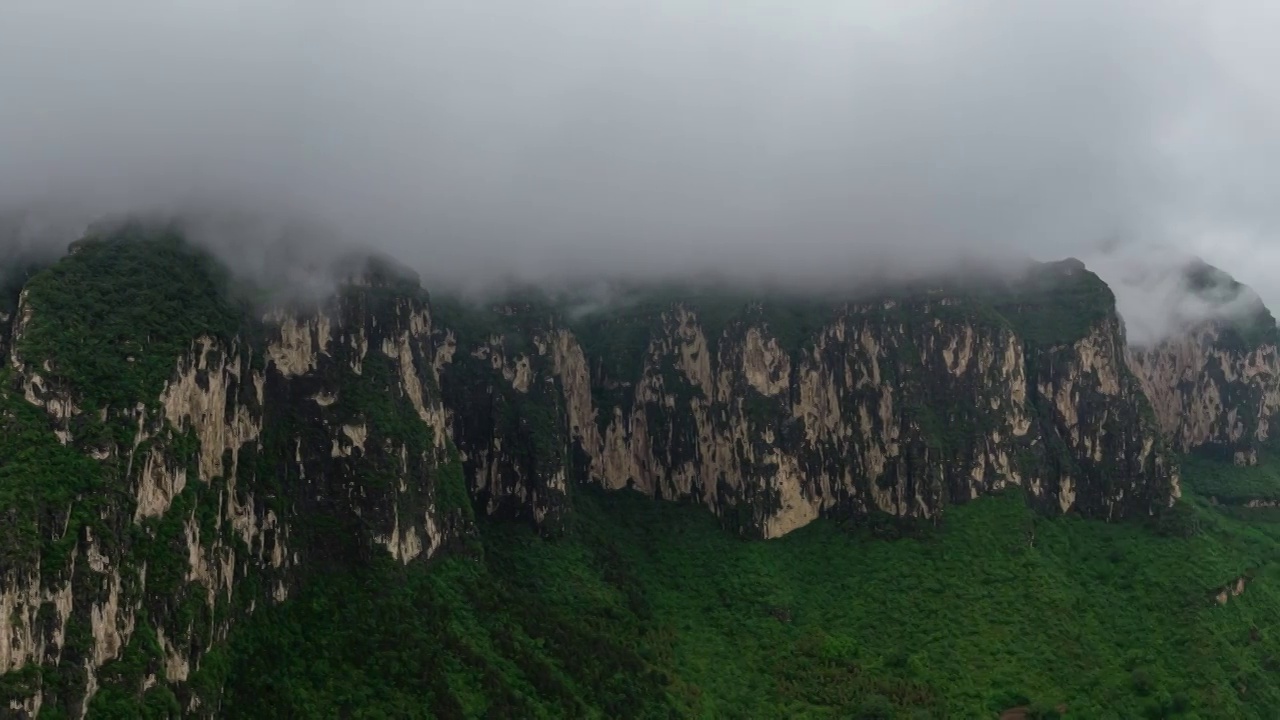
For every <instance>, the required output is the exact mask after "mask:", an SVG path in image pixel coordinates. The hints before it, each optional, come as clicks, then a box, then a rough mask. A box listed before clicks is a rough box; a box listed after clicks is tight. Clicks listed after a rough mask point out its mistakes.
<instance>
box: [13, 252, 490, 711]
mask: <svg viewBox="0 0 1280 720" xmlns="http://www.w3.org/2000/svg"><path fill="white" fill-rule="evenodd" d="M171 250H173V248H172V247H167V246H165V245H164V244H159V246H157V245H156V244H153V243H142V244H141V245H140V246H139V247H133V246H119V247H117V246H113V245H111V244H110V243H105V244H104V245H103V246H100V247H95V246H92V245H91V246H87V247H82V248H81V250H80V251H79V252H77V253H76V254H75V255H73V256H71V257H68V258H66V259H64V260H63V261H62V263H60V265H59V266H58V270H59V271H63V272H67V273H70V274H72V275H73V276H74V275H75V273H77V272H81V271H83V272H84V273H85V274H86V275H87V274H88V273H103V272H109V271H110V270H111V269H112V267H111V263H112V262H113V258H116V257H117V254H118V253H130V252H138V253H151V254H155V253H164V252H168V251H171ZM181 253H182V254H179V256H178V257H179V258H182V259H184V260H185V259H186V258H187V257H188V256H189V255H190V253H189V251H181ZM197 261H198V262H207V260H206V259H199V258H197ZM174 262H178V261H177V260H175V261H174ZM82 266H85V267H82ZM46 280H49V278H48V276H47V275H37V276H36V277H35V278H34V279H33V280H32V281H31V284H30V285H28V288H27V289H25V290H23V291H22V294H21V296H20V298H19V299H18V301H17V303H16V312H15V313H12V314H11V317H12V320H11V321H10V322H9V327H8V328H7V329H8V334H7V340H6V343H5V346H6V347H7V348H8V353H7V356H6V357H5V358H4V365H5V369H4V370H3V371H0V372H2V373H3V374H2V375H0V379H2V380H3V387H0V434H3V436H4V439H3V440H0V457H2V458H3V459H2V460H0V464H3V465H4V466H5V467H6V470H7V471H8V474H6V475H5V478H6V479H5V482H6V483H8V484H7V485H6V486H5V487H4V488H3V489H4V490H5V491H6V492H8V493H9V495H7V497H22V498H24V500H23V503H22V504H20V505H15V506H13V507H10V508H8V509H7V512H8V513H9V516H8V523H7V524H6V525H5V526H4V528H3V529H2V530H3V535H4V536H3V537H2V538H0V547H2V548H3V551H2V552H0V610H2V611H3V618H4V621H3V623H2V624H0V673H6V674H5V675H4V678H5V680H6V682H5V683H4V688H5V690H6V692H8V693H9V695H10V696H9V697H5V698H3V699H0V702H2V703H3V705H4V706H5V707H7V708H8V711H9V713H10V714H17V715H24V714H26V715H32V714H34V713H35V712H36V711H37V710H38V709H40V708H44V709H45V710H49V709H52V708H56V709H57V710H58V711H60V712H62V713H64V714H66V715H70V716H76V717H78V716H82V715H84V714H85V713H86V712H87V711H89V709H90V708H91V707H95V706H97V705H101V706H102V708H104V709H105V708H113V709H114V710H116V711H117V712H124V714H129V711H128V710H122V708H130V707H133V706H132V705H130V704H129V703H132V702H143V698H144V697H148V698H150V697H151V696H153V695H156V694H159V696H158V697H159V698H160V699H152V700H148V702H152V701H154V702H164V703H171V704H173V705H174V706H176V707H181V708H183V709H184V710H185V711H186V712H187V713H189V714H194V715H206V716H214V715H216V714H217V709H218V698H217V697H216V695H214V696H208V695H207V694H206V695H203V696H202V695H201V690H200V688H209V687H214V688H216V687H217V684H216V682H213V683H212V684H211V683H210V681H209V680H208V679H206V678H204V677H203V675H202V672H203V671H202V667H203V660H204V658H205V656H206V654H207V653H208V652H209V651H210V650H211V649H212V648H215V647H217V646H218V645H220V644H221V643H223V642H224V641H225V640H226V638H227V636H228V633H229V632H230V630H231V628H232V627H233V626H234V625H235V623H236V622H237V619H238V618H242V617H244V616H245V615H247V614H248V613H251V612H252V611H253V609H254V608H255V607H259V606H261V605H262V604H264V603H271V602H281V601H284V600H286V599H287V598H288V597H289V596H290V594H291V592H292V589H293V588H294V587H296V585H297V583H298V582H301V581H302V580H303V579H304V578H305V577H306V575H307V573H308V572H310V571H311V569H313V568H317V567H321V566H323V565H327V564H330V563H333V562H342V561H356V562H359V561H361V560H362V559H363V558H366V557H367V556H368V554H369V553H374V552H386V553H387V554H389V555H390V556H391V557H392V558H394V559H396V560H398V561H400V562H404V563H409V562H415V561H419V562H420V561H422V560H425V559H426V558H430V557H432V556H434V555H436V554H437V553H439V552H440V551H441V550H442V549H443V548H444V547H446V546H447V545H448V544H449V543H450V542H452V541H455V540H457V539H460V538H463V537H465V536H466V535H467V534H468V533H469V527H470V520H469V518H470V515H469V513H470V507H469V504H468V503H467V501H466V495H465V492H466V490H465V487H464V485H463V481H462V477H461V472H460V468H456V467H455V466H451V465H450V462H451V459H450V456H449V453H448V444H447V432H446V428H445V422H444V411H443V406H442V404H441V397H440V394H439V391H438V382H437V377H436V364H435V363H436V357H435V346H434V341H433V333H432V326H431V317H430V312H429V308H428V306H427V304H426V297H425V294H424V293H422V291H421V290H420V289H419V288H417V284H416V282H413V281H409V282H408V283H407V284H406V281H405V280H404V279H402V278H400V277H399V276H398V275H396V274H395V273H392V272H390V271H389V270H387V269H386V268H383V267H381V266H378V265H371V266H370V267H369V268H368V269H367V270H366V271H365V272H364V273H363V274H362V275H361V276H360V282H358V283H349V284H347V285H345V286H344V287H343V289H341V290H340V292H339V293H338V294H337V295H336V296H335V297H333V298H332V299H331V300H330V301H328V302H326V303H325V304H324V305H322V306H318V307H312V308H309V309H298V308H289V309H276V310H272V311H269V312H267V313H265V316H258V317H255V316H252V315H240V316H239V317H238V319H237V323H238V326H231V325H227V324H225V323H224V324H222V325H221V326H219V325H217V324H214V323H205V324H204V325H203V327H202V323H201V322H200V319H199V317H192V318H184V317H178V318H175V319H176V322H175V323H173V325H171V326H169V327H161V326H159V324H158V323H152V324H151V325H150V326H148V327H147V328H145V329H144V330H142V331H140V332H139V336H138V337H137V338H136V339H135V338H133V337H126V338H119V337H114V336H112V337H110V338H109V340H108V343H109V344H104V345H103V346H101V349H99V350H95V354H93V355H91V356H89V357H88V358H87V359H86V356H85V355H83V354H79V353H78V347H79V345H78V343H85V342H94V341H95V338H94V336H93V334H92V333H93V329H92V328H84V327H80V326H78V322H79V319H78V316H77V313H78V308H79V305H78V304H77V303H79V302H81V301H79V300H77V299H76V298H74V297H67V296H66V295H64V294H61V293H62V291H63V290H64V288H65V285H64V284H63V283H60V282H52V281H48V282H46ZM119 281H120V283H122V284H125V285H129V286H130V287H129V288H128V289H129V290H130V292H138V293H141V292H143V289H141V285H142V284H144V283H152V282H156V280H155V278H154V277H146V278H136V277H131V276H125V277H121V278H120V279H119ZM64 282H65V283H66V284H71V281H64ZM183 290H184V291H186V292H193V293H194V292H198V288H196V289H186V288H184V289H183ZM91 301H92V300H91V299H85V300H83V302H86V303H87V302H91ZM217 302H224V300H222V299H220V298H219V297H218V296H217V295H209V296H203V297H202V296H199V295H195V296H193V297H192V298H191V299H190V303H191V304H192V305H196V306H198V305H199V304H200V303H217ZM233 310H235V308H233V307H226V308H224V309H221V310H219V312H220V313H221V314H223V316H224V317H225V316H227V313H229V312H231V311H233ZM92 311H93V313H97V314H100V315H101V314H103V313H105V316H104V317H105V320H104V322H110V321H111V320H112V315H111V314H112V313H116V312H123V311H121V310H120V309H119V308H116V307H111V306H102V307H95V308H93V309H92ZM121 325H122V326H124V327H125V330H124V331H128V330H129V329H130V328H133V327H134V326H136V325H137V323H136V322H132V321H131V322H128V323H121ZM77 332H79V333H82V334H84V335H87V336H88V337H87V338H86V337H83V336H82V337H77V336H76V335H75V333H77ZM184 334H185V335H186V337H185V338H184V337H183V335H184ZM148 343H150V344H148ZM162 347H172V348H175V349H179V350H178V352H177V353H176V356H169V357H165V356H164V355H163V354H162V353H161V351H160V350H159V348H162ZM101 353H106V354H107V357H106V358H105V360H104V359H103V355H102V354H101ZM112 353H120V354H121V357H118V358H114V357H111V356H110V355H111V354H112ZM98 360H103V361H104V362H106V361H118V363H119V364H118V365H117V366H116V367H118V368H119V370H116V371H114V372H113V373H111V374H109V375H108V374H102V373H99V374H96V375H95V372H97V371H98V368H97V367H95V366H92V365H86V363H93V362H95V361H98ZM97 377H101V378H104V379H103V380H99V381H96V382H94V383H89V382H87V379H89V378H97ZM120 397H127V398H128V399H129V400H128V402H124V403H122V402H119V401H118V400H117V398H120ZM13 483H19V485H17V486H14V485H12V484H13ZM36 669H39V670H40V672H39V673H38V674H32V671H33V670H36Z"/></svg>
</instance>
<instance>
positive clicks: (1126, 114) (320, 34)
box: [0, 0, 1280, 316]
mask: <svg viewBox="0 0 1280 720" xmlns="http://www.w3.org/2000/svg"><path fill="white" fill-rule="evenodd" d="M1278 20H1280V11H1278V10H1272V9H1270V8H1268V7H1263V6H1261V4H1246V3H1243V2H1240V3H1236V2H1193V1H1190V0H1169V1H1168V2H1160V3H1154V2H1149V0H1070V1H1068V0H1059V1H1052V2H1039V3H1028V2H1021V1H1019V0H975V1H974V2H966V3H956V2H944V1H941V0H936V1H935V0H921V1H920V2H910V3H904V2H897V1H896V0H868V1H863V2H851V1H849V0H809V1H808V2H804V3H796V2H794V1H788V0H743V1H742V2H729V1H728V0H648V1H643V2H642V1H641V0H543V1H542V2H517V1H516V0H485V1H482V2H478V1H475V0H435V1H428V2H418V3H409V2H397V1H392V0H382V1H380V2H372V3H339V2H334V1H333V0H308V1H306V2H303V1H301V0H274V1H272V0H268V1H266V2H244V1H236V0H217V1H216V2H215V1H214V0H183V1H181V2H173V1H172V0H169V1H167V2H160V1H159V0H121V1H120V2H114V3H101V2H90V0H40V1H39V2H37V1H35V0H10V2H9V3H7V4H6V5H5V8H4V10H3V11H0V212H4V213H8V214H9V216H11V217H12V216H13V215H14V213H19V214H20V213H22V212H28V213H30V212H31V210H30V209H31V208H33V207H35V208H42V209H43V212H44V213H45V214H46V215H47V214H50V213H52V214H54V215H56V216H60V217H76V218H82V217H83V218H89V217H96V216H99V215H101V214H114V215H119V214H129V213H161V214H164V213H171V214H182V215H186V216H192V215H195V216H201V217H205V216H219V217H222V216H226V217H236V218H240V217H247V218H254V221H253V223H251V224H253V225H254V228H255V229H254V230H252V231H249V230H247V229H245V228H246V227H247V226H246V225H244V224H243V223H241V224H240V225H239V227H240V228H241V230H239V231H235V232H232V231H231V230H228V229H227V228H230V227H235V226H236V223H226V222H224V223H220V224H218V223H215V224H214V225H211V226H210V227H214V226H220V227H222V228H223V229H224V231H225V232H226V233H228V234H227V235H225V236H224V237H223V239H221V240H219V239H217V233H209V236H210V237H211V238H212V239H211V242H213V244H215V245H216V246H220V247H226V246H228V245H231V244H236V245H237V247H239V248H240V251H237V252H228V253H226V254H227V256H228V257H229V258H231V259H234V260H237V261H238V262H242V263H245V262H249V263H252V262H260V263H269V262H272V259H271V258H272V256H271V255H269V254H266V253H262V254H261V256H260V257H258V258H257V259H253V256H252V254H250V253H247V252H245V251H244V249H245V248H246V247H250V246H252V245H254V244H257V239H256V238H258V237H261V238H262V240H263V241H264V242H266V241H267V240H268V239H272V238H278V237H280V236H283V235H288V236H289V238H290V241H289V242H290V243H293V245H289V244H288V243H286V244H285V247H292V246H297V245H299V244H300V245H301V246H302V247H307V248H308V252H305V253H303V254H304V255H307V254H310V255H312V256H314V255H315V254H316V253H317V252H319V248H324V251H325V252H328V251H329V249H332V248H339V247H349V246H352V245H355V246H360V247H367V248H370V249H373V250H376V251H378V252H381V253H385V254H387V255H390V256H393V257H396V258H398V259H399V260H400V261H402V262H404V263H405V264H407V265H409V266H411V267H413V268H414V269H416V270H417V271H419V272H420V273H421V274H422V275H423V277H424V278H425V279H426V280H427V281H428V282H430V283H434V284H436V285H437V286H439V285H454V286H457V285H460V284H462V285H466V284H469V285H472V286H476V285H481V286H482V285H484V284H486V283H491V282H496V281H497V280H498V279H499V278H505V277H510V276H515V277H519V278H523V279H528V280H538V279H540V278H548V277H559V278H561V279H564V278H569V279H573V278H588V277H589V278H596V277H598V276H601V275H623V276H627V277H633V278H634V277H640V278H646V277H658V276H666V275H671V274H673V273H692V272H715V273H719V274H722V275H725V276H729V277H740V278H772V279H774V280H778V279H782V280H789V281H792V282H795V283H797V284H801V285H803V284H806V283H810V282H826V283H830V282H838V281H840V279H841V278H845V277H849V278H856V277H861V276H865V275H866V274H867V273H871V272H874V273H877V274H885V273H894V272H900V273H911V272H936V271H939V270H946V269H949V268H952V267H955V266H957V264H958V263H961V262H967V263H978V264H988V265H990V264H999V263H1018V262H1021V261H1022V260H1023V259H1025V258H1036V259H1057V258H1061V257H1065V256H1069V255H1074V256H1078V257H1082V258H1084V259H1085V260H1086V262H1091V263H1092V261H1091V260H1090V258H1101V260H1099V262H1098V264H1097V265H1096V266H1097V267H1098V269H1099V270H1100V272H1102V273H1103V274H1104V276H1105V277H1107V279H1108V280H1111V281H1113V282H1121V281H1123V278H1124V277H1125V272H1124V268H1125V267H1128V266H1129V264H1132V263H1133V262H1137V263H1139V264H1141V263H1142V262H1143V260H1142V256H1141V254H1138V256H1137V259H1136V260H1135V259H1131V258H1130V259H1126V260H1125V262H1124V263H1122V264H1118V261H1117V260H1116V259H1117V258H1118V257H1122V256H1123V257H1125V258H1129V257H1130V255H1132V253H1130V254H1128V255H1126V254H1125V253H1116V252H1114V251H1113V250H1114V248H1115V247H1117V246H1121V247H1125V248H1135V247H1148V246H1151V245H1152V244H1157V245H1159V246H1160V247H1166V248H1170V249H1172V250H1173V251H1177V252H1182V253H1187V254H1190V253H1195V254H1198V255H1200V256H1201V257H1204V258H1205V259H1206V260H1207V261H1208V262H1210V263H1213V264H1216V265H1220V266H1222V267H1224V268H1226V269H1227V270H1229V271H1230V272H1232V273H1234V274H1235V275H1236V276H1237V277H1239V278H1240V279H1242V280H1244V281H1245V282H1249V283H1252V284H1254V285H1255V286H1256V287H1258V288H1259V290H1260V291H1262V292H1263V295H1264V297H1265V298H1266V299H1268V300H1270V301H1272V302H1273V303H1276V302H1277V301H1280V296H1275V297H1270V296H1268V293H1270V292H1277V291H1272V290H1270V286H1271V285H1272V283H1270V282H1269V279H1270V278H1271V276H1272V274H1274V273H1275V272H1277V271H1280V250H1273V249H1271V248H1272V247H1273V245H1272V243H1273V241H1272V240H1271V235H1272V234H1273V232H1274V229H1275V225H1276V221H1277V220H1278V219H1280V202H1277V200H1280V198H1277V197H1276V195H1277V193H1278V192H1280V177H1277V176H1278V175H1280V162H1277V160H1280V130H1277V128H1280V124H1278V123H1276V122H1275V120H1276V110H1277V108H1280V104H1278V103H1280V90H1277V89H1275V87H1274V83H1272V82H1271V81H1270V78H1269V72H1268V69H1269V68H1270V67H1274V64H1275V63H1274V61H1275V60H1280V57H1277V56H1280V51H1278V50H1276V49H1274V43H1273V42H1271V37H1270V35H1271V34H1272V33H1271V32H1270V29H1271V28H1274V27H1276V23H1277V21H1278ZM67 224H68V223H66V222H64V223H63V226H65V225H67ZM69 224H70V225H75V223H74V222H72V223H69ZM285 227H289V228H294V231H292V232H291V233H286V232H285V231H284V230H282V229H281V228H285ZM298 227H307V228H320V229H322V230H317V232H316V233H315V235H309V234H306V233H303V234H302V235H299V234H298V232H297V231H296V228H298ZM254 233H257V235H255V234H254ZM37 235H38V234H37ZM45 235H46V236H53V235H56V233H54V234H50V233H48V232H46V233H45ZM321 235H323V236H324V237H325V238H328V239H326V240H324V241H321V240H318V239H315V238H318V237H320V236H321ZM27 236H28V237H33V235H32V233H30V232H28V233H27ZM57 236H58V237H59V238H60V237H61V235H57ZM245 238H255V239H254V241H253V242H246V240H245ZM1224 238H1229V239H1230V240H1229V241H1226V240H1224ZM308 243H314V247H312V246H310V245H308ZM1108 248H1111V250H1108ZM335 251H336V250H335ZM1160 252H1161V256H1162V257H1167V256H1169V253H1168V252H1165V251H1160ZM1118 295H1120V296H1121V297H1122V302H1125V303H1129V304H1132V303H1144V302H1151V301H1150V300H1144V299H1143V298H1142V297H1140V295H1141V294H1140V293H1133V294H1132V297H1130V295H1129V294H1126V293H1123V292H1118ZM1125 298H1128V299H1125ZM1122 310H1123V311H1125V312H1126V315H1130V314H1133V315H1134V316H1136V313H1137V311H1138V310H1137V309H1129V308H1126V307H1124V306H1122Z"/></svg>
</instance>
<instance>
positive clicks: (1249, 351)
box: [1129, 262, 1280, 465]
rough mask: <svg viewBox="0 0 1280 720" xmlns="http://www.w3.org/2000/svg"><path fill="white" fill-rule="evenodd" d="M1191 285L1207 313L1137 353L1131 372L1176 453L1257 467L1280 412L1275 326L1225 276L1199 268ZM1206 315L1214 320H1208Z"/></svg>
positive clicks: (1189, 278) (1190, 273)
mask: <svg viewBox="0 0 1280 720" xmlns="http://www.w3.org/2000/svg"><path fill="white" fill-rule="evenodd" d="M1183 279H1184V289H1185V291H1186V292H1188V293H1189V294H1190V296H1191V297H1194V298H1197V299H1198V300H1200V301H1201V304H1203V305H1204V306H1206V308H1205V310H1202V311H1201V316H1197V317H1190V318H1186V319H1184V320H1183V321H1182V322H1181V327H1180V331H1179V332H1177V333H1175V334H1174V335H1173V336H1171V337H1168V338H1165V339H1163V340H1161V341H1159V342H1157V343H1155V344H1153V345H1150V346H1148V347H1137V348H1133V349H1131V350H1130V352H1129V365H1130V367H1131V368H1132V369H1133V371H1134V374H1135V375H1137V376H1138V378H1139V380H1140V381H1141V382H1142V385H1143V388H1144V390H1145V392H1146V394H1147V396H1148V397H1149V398H1150V399H1151V404H1152V406H1153V408H1154V410H1155V414H1156V419H1157V421H1158V422H1159V425H1160V428H1161V430H1162V432H1163V434H1164V435H1165V436H1166V437H1167V438H1168V439H1169V441H1170V443H1171V444H1172V445H1173V446H1174V447H1175V448H1176V449H1178V450H1179V451H1182V452H1187V451H1190V450H1199V451H1203V452H1211V453H1215V454H1217V455H1219V456H1222V457H1225V458H1227V459H1230V460H1231V461H1233V462H1235V463H1236V464H1237V465H1252V464H1256V463H1257V461H1258V449H1259V447H1260V445H1261V444H1262V443H1264V442H1266V441H1267V440H1268V438H1270V437H1271V423H1272V421H1273V420H1274V419H1275V415H1276V413H1277V411H1280V351H1277V347H1276V346H1277V342H1278V341H1280V334H1278V333H1277V330H1276V321H1275V318H1274V317H1272V315H1271V313H1270V312H1269V311H1268V310H1267V308H1266V307H1264V306H1263V304H1262V301H1261V300H1260V299H1259V298H1258V296H1257V295H1256V294H1255V293H1254V292H1253V291H1252V290H1250V289H1249V288H1247V287H1245V286H1243V285H1241V284H1240V283H1238V282H1236V281H1235V279H1233V278H1232V277H1231V276H1229V275H1227V274H1226V273H1224V272H1222V271H1221V270H1218V269H1216V268H1213V267H1211V266H1209V265H1206V264H1204V263H1200V262H1196V263H1192V264H1191V265H1189V266H1188V267H1186V268H1185V269H1184V271H1183ZM1206 311H1208V312H1209V313H1211V314H1208V316H1207V317H1204V316H1203V315H1204V313H1205V312H1206Z"/></svg>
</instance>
